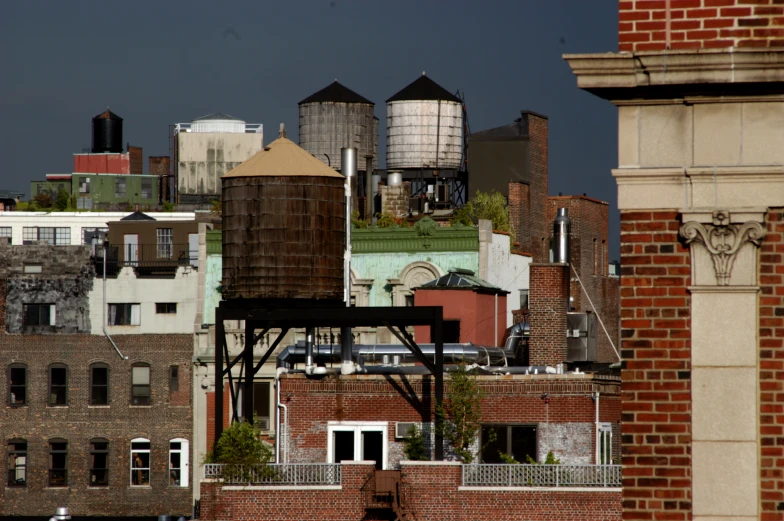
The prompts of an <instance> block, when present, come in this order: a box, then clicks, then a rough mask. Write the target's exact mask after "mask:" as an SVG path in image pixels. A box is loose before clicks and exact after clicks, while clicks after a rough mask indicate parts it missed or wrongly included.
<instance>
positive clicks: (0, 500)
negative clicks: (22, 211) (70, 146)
mask: <svg viewBox="0 0 784 521" xmlns="http://www.w3.org/2000/svg"><path fill="white" fill-rule="evenodd" d="M0 241H2V243H0V311H2V314H1V315H0V322H1V324H0V325H2V332H0V361H1V362H2V366H3V367H2V371H0V388H2V389H4V392H3V396H4V404H5V405H4V406H2V407H0V438H1V439H2V440H3V447H2V453H0V457H2V458H5V460H6V462H7V469H8V473H7V475H6V483H5V486H4V487H3V488H2V489H0V490H2V492H0V494H2V497H0V516H3V517H5V516H10V515H15V516H33V517H34V516H47V517H48V516H50V515H52V514H53V513H54V511H55V508H57V507H60V506H68V507H69V508H70V511H71V514H72V515H74V516H105V517H116V516H137V517H139V518H141V519H143V518H145V517H147V518H153V516H157V515H160V514H177V515H189V514H190V513H191V511H192V480H191V477H190V473H191V457H190V446H191V440H192V432H193V416H192V405H191V403H192V400H191V385H192V384H191V380H192V378H191V356H192V352H193V336H192V334H155V335H143V334H134V333H135V327H134V325H133V324H132V323H130V324H129V325H128V326H126V327H125V329H126V330H125V331H118V330H117V329H116V328H115V330H113V332H112V333H111V336H110V335H109V334H108V333H106V329H105V327H103V328H102V326H101V324H100V322H101V321H102V320H103V319H102V318H100V317H101V316H102V314H101V313H100V310H99V311H98V312H97V313H95V315H96V316H97V317H98V318H97V320H98V323H97V324H95V323H91V309H90V302H91V299H90V296H91V295H93V294H95V292H96V291H98V292H99V293H100V285H99V284H98V283H97V281H96V278H95V271H94V258H93V257H92V249H91V247H90V246H87V245H85V246H53V245H49V244H46V243H43V242H37V243H35V244H31V245H19V246H11V245H9V244H8V240H7V239H5V238H3V239H0ZM165 282H166V281H162V280H159V281H158V284H159V285H165ZM118 296H119V295H115V297H114V298H115V299H116V298H117V297H118ZM115 301H116V300H115ZM96 305H98V306H99V307H104V306H106V305H107V304H106V302H105V301H102V300H99V301H98V304H96ZM112 305H114V306H119V305H120V304H112ZM123 305H124V304H123ZM131 315H132V313H131ZM103 316H107V315H103ZM129 316H130V315H129ZM93 328H95V329H96V330H97V331H98V332H99V333H98V334H94V335H91V334H90V331H91V329H93Z"/></svg>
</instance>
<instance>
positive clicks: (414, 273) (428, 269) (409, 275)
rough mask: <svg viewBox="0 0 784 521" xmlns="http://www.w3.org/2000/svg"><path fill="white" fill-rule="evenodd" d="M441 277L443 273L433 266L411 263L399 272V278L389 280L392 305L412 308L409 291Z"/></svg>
mask: <svg viewBox="0 0 784 521" xmlns="http://www.w3.org/2000/svg"><path fill="white" fill-rule="evenodd" d="M442 275H444V273H443V272H442V271H441V268H439V267H438V266H436V265H435V264H432V263H430V262H425V261H417V262H412V263H411V264H409V265H408V266H406V267H405V268H403V269H402V270H401V271H400V277H399V278H397V279H389V284H390V285H391V286H392V305H393V306H413V305H414V292H413V291H411V289H412V288H416V287H418V286H421V285H422V284H424V283H425V282H430V281H431V280H434V279H437V278H438V277H440V276H442Z"/></svg>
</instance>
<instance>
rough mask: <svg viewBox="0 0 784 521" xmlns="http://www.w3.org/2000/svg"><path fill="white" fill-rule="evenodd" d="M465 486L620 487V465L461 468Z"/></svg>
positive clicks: (481, 465) (476, 466) (493, 465)
mask: <svg viewBox="0 0 784 521" xmlns="http://www.w3.org/2000/svg"><path fill="white" fill-rule="evenodd" d="M463 486H469V487H620V486H621V466H620V465H527V464H520V465H501V464H498V465H497V464H477V465H463Z"/></svg>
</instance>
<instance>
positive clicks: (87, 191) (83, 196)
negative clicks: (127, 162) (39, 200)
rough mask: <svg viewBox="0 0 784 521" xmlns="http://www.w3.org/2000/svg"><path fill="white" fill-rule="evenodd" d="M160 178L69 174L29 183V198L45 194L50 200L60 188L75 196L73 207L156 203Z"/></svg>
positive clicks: (103, 207)
mask: <svg viewBox="0 0 784 521" xmlns="http://www.w3.org/2000/svg"><path fill="white" fill-rule="evenodd" d="M159 182H160V177H158V176H155V175H131V174H72V175H70V176H68V175H63V176H56V177H54V176H53V177H52V178H48V179H47V180H46V181H32V182H31V183H30V197H31V198H33V197H35V196H36V195H39V194H42V193H48V194H49V195H50V196H51V197H52V199H53V200H54V199H55V198H56V197H57V193H58V192H59V191H60V189H63V190H65V191H66V192H67V193H68V195H69V197H71V196H76V208H78V209H84V210H92V209H102V210H111V209H117V208H118V207H120V206H124V205H134V204H139V205H142V206H154V205H157V204H158V189H159V186H158V184H159Z"/></svg>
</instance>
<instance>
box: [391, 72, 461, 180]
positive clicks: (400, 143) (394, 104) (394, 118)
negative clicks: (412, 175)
mask: <svg viewBox="0 0 784 521" xmlns="http://www.w3.org/2000/svg"><path fill="white" fill-rule="evenodd" d="M462 152H463V102H462V100H460V98H458V97H457V96H455V95H454V94H452V93H450V92H449V91H447V90H446V89H444V88H443V87H441V86H440V85H439V84H437V83H436V82H434V81H433V80H431V79H430V78H428V77H427V76H425V74H424V73H422V76H420V77H419V78H418V79H417V80H416V81H414V82H413V83H411V84H410V85H408V86H407V87H405V88H404V89H403V90H401V91H400V92H398V93H397V94H395V95H394V96H392V97H391V98H389V99H388V100H387V168H388V169H419V168H428V169H446V170H457V169H459V168H460V162H461V160H462Z"/></svg>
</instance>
